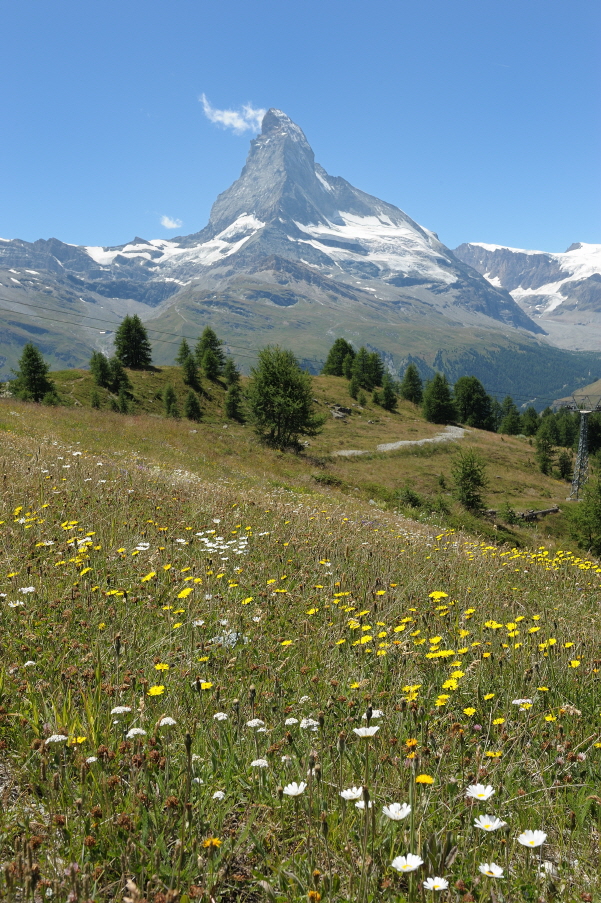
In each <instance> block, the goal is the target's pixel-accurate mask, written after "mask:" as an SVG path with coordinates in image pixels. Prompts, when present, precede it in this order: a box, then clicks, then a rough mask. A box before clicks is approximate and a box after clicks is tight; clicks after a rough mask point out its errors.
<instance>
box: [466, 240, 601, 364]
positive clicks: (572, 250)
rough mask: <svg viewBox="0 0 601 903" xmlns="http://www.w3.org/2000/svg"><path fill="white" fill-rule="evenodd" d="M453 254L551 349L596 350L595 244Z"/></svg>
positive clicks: (480, 248) (599, 291)
mask: <svg viewBox="0 0 601 903" xmlns="http://www.w3.org/2000/svg"><path fill="white" fill-rule="evenodd" d="M454 253H455V256H456V257H458V258H459V259H460V260H462V261H463V262H464V263H467V264H468V265H469V266H471V267H473V268H474V269H475V270H477V271H478V272H479V273H480V274H481V275H482V276H484V278H485V279H487V280H488V282H490V284H491V285H493V286H495V287H496V288H503V289H506V290H507V291H508V292H509V293H510V294H511V296H512V298H513V299H514V301H516V302H517V303H518V304H519V305H520V307H521V308H522V310H523V311H524V312H525V313H527V314H528V316H530V317H532V318H533V319H534V321H535V322H537V323H539V324H540V325H541V326H542V327H543V328H544V330H545V332H547V333H548V334H549V336H550V338H551V340H552V341H553V342H554V344H556V345H559V346H561V347H564V348H576V349H578V348H581V349H588V350H597V349H601V245H593V244H583V243H582V242H577V243H575V244H573V245H570V247H569V248H568V250H567V251H565V252H564V253H563V254H550V253H547V252H545V251H524V250H521V249H518V248H505V247H502V246H501V245H489V244H482V243H480V242H475V243H470V244H463V245H460V246H459V247H458V248H455V251H454Z"/></svg>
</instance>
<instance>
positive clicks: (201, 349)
mask: <svg viewBox="0 0 601 903" xmlns="http://www.w3.org/2000/svg"><path fill="white" fill-rule="evenodd" d="M209 349H210V350H211V351H212V352H213V353H214V355H215V357H216V359H217V367H216V376H214V377H208V378H209V379H216V378H217V377H218V376H221V373H222V372H223V368H224V366H225V354H224V353H223V342H222V341H221V340H220V339H218V338H217V334H216V333H215V331H214V330H213V329H211V327H210V326H206V327H205V329H204V330H203V333H202V335H201V337H200V338H199V340H198V341H197V343H196V345H195V347H194V357H195V358H196V363H197V365H198V366H199V367H201V368H202V369H203V370H204V372H205V373H206V370H205V365H204V358H205V354H206V352H207V351H209ZM207 376H208V374H207Z"/></svg>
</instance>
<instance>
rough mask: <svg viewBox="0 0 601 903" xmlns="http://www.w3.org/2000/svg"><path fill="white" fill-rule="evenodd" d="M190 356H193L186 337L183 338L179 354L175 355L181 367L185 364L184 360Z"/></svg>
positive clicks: (176, 361)
mask: <svg viewBox="0 0 601 903" xmlns="http://www.w3.org/2000/svg"><path fill="white" fill-rule="evenodd" d="M189 357H192V351H191V349H190V346H189V345H188V343H187V341H186V340H185V339H182V341H181V344H180V346H179V348H178V351H177V354H176V355H175V363H176V364H179V365H180V367H182V366H183V365H184V361H185V360H186V359H187V358H189Z"/></svg>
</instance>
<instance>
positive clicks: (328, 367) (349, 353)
mask: <svg viewBox="0 0 601 903" xmlns="http://www.w3.org/2000/svg"><path fill="white" fill-rule="evenodd" d="M347 357H350V364H352V363H353V358H354V357H355V350H354V348H353V346H352V345H351V344H350V342H347V341H346V339H336V341H335V342H334V344H333V345H332V347H331V348H330V350H329V352H328V356H327V358H326V362H325V364H324V366H323V370H322V371H321V372H322V374H323V375H324V376H345V372H344V361H345V359H346V358H347Z"/></svg>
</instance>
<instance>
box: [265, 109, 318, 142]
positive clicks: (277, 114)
mask: <svg viewBox="0 0 601 903" xmlns="http://www.w3.org/2000/svg"><path fill="white" fill-rule="evenodd" d="M261 134H262V135H264V136H267V137H271V136H274V135H290V136H292V137H294V138H299V137H300V138H302V140H303V141H304V142H305V143H306V144H308V143H309V142H308V141H307V139H306V138H305V134H304V132H303V130H302V129H301V128H300V127H299V126H298V125H297V124H296V123H295V122H293V121H292V119H290V117H289V116H286V114H285V113H283V112H282V110H276V109H274V108H273V107H272V108H271V109H270V110H267V112H266V113H265V116H264V117H263V122H262V125H261Z"/></svg>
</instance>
